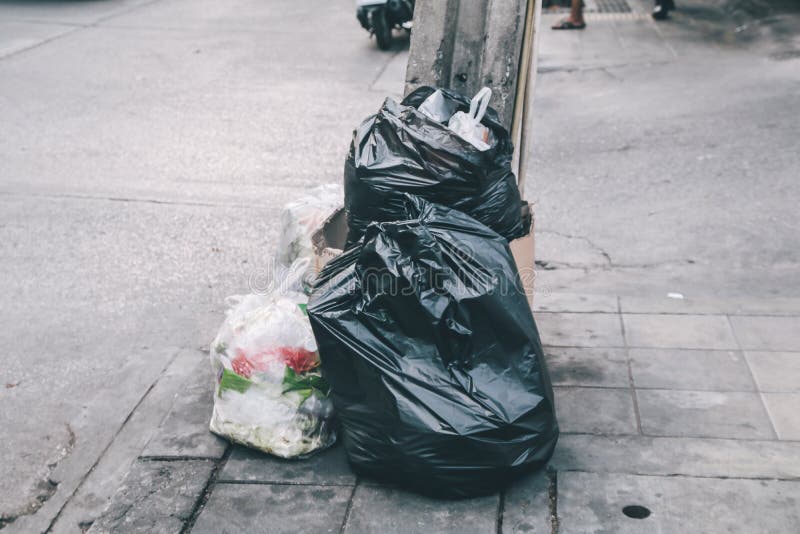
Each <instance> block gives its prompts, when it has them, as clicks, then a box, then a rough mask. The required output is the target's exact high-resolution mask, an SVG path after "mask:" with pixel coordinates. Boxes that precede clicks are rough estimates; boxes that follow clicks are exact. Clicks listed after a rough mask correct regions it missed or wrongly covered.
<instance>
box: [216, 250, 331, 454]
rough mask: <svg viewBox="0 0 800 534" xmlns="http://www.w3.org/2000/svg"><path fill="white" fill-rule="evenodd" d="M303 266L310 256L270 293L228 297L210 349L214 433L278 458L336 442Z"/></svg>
mask: <svg viewBox="0 0 800 534" xmlns="http://www.w3.org/2000/svg"><path fill="white" fill-rule="evenodd" d="M307 266H308V260H307V259H303V260H298V261H296V262H294V263H293V264H292V266H291V267H290V268H289V269H287V270H286V271H285V272H284V273H282V278H281V279H280V280H279V282H280V283H276V284H275V285H274V286H273V287H272V288H271V290H270V292H269V293H268V294H265V295H255V294H251V295H244V296H241V295H237V296H233V297H228V299H227V303H228V305H229V306H230V308H229V309H228V311H227V312H226V317H225V321H224V322H223V324H222V326H221V328H220V330H219V333H218V334H217V337H216V339H214V342H213V343H212V344H211V351H210V353H211V354H210V356H211V365H212V368H213V370H214V373H215V376H216V379H217V383H216V387H215V395H214V410H213V412H212V415H211V423H210V425H209V427H210V429H211V431H212V432H214V433H215V434H218V435H220V436H222V437H225V438H228V439H230V440H231V441H234V442H237V443H241V444H243V445H247V446H249V447H253V448H255V449H259V450H262V451H264V452H267V453H270V454H273V455H275V456H280V457H282V458H294V457H298V456H305V455H308V454H311V453H313V452H315V451H317V450H320V449H324V448H326V447H328V446H330V445H331V444H333V442H334V441H335V440H336V434H335V431H334V427H333V420H332V417H333V405H332V404H331V401H330V400H329V399H328V391H329V388H328V385H327V384H326V383H325V381H324V379H323V378H322V376H321V374H320V372H319V368H318V367H319V354H318V353H317V344H316V341H315V340H314V334H313V333H312V331H311V325H310V324H309V322H308V316H307V313H306V310H305V306H306V304H307V301H308V297H307V296H306V295H305V294H303V293H302V292H300V291H298V289H299V288H298V285H299V277H300V276H301V275H302V273H303V272H305V269H306V268H307Z"/></svg>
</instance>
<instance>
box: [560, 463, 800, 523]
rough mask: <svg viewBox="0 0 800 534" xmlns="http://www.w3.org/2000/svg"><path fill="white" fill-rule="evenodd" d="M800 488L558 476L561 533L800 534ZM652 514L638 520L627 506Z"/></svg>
mask: <svg viewBox="0 0 800 534" xmlns="http://www.w3.org/2000/svg"><path fill="white" fill-rule="evenodd" d="M798 499H800V482H787V481H779V480H768V481H765V480H736V479H730V480H722V479H713V478H691V477H652V476H633V475H615V474H596V473H559V474H558V517H559V532H562V533H564V534H573V533H586V532H597V533H600V532H603V533H615V534H627V533H637V534H638V533H642V532H708V533H717V532H720V533H721V532H752V533H754V534H755V533H764V534H766V533H772V532H786V533H789V532H797V531H798V529H800V508H798V507H797V506H796V503H797V501H798ZM630 505H639V506H644V507H646V508H647V509H648V510H649V512H650V514H649V516H648V517H646V518H644V519H633V518H630V517H628V516H626V515H625V514H624V513H623V509H624V507H626V506H630Z"/></svg>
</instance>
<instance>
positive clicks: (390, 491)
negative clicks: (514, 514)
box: [345, 486, 499, 534]
mask: <svg viewBox="0 0 800 534" xmlns="http://www.w3.org/2000/svg"><path fill="white" fill-rule="evenodd" d="M498 505H499V496H497V495H492V496H489V497H478V498H475V499H461V500H439V499H431V498H428V497H423V496H421V495H417V494H415V493H410V492H407V491H404V490H401V489H398V488H392V487H382V486H359V487H358V488H357V489H356V492H355V496H354V498H353V504H352V508H351V510H350V517H349V519H348V521H347V527H346V528H345V533H346V534H369V533H372V532H374V533H376V534H395V533H397V534H408V533H415V532H419V533H433V532H435V533H436V534H447V533H454V534H463V533H464V532H494V531H495V528H496V524H497V509H498Z"/></svg>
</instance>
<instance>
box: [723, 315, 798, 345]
mask: <svg viewBox="0 0 800 534" xmlns="http://www.w3.org/2000/svg"><path fill="white" fill-rule="evenodd" d="M731 324H732V325H733V329H734V331H735V332H736V338H737V339H738V340H739V343H740V344H741V346H742V348H743V349H746V350H747V349H749V350H783V351H800V317H764V316H761V317H756V316H744V315H742V316H738V317H731Z"/></svg>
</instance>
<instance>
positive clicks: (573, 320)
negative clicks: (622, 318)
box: [535, 312, 624, 347]
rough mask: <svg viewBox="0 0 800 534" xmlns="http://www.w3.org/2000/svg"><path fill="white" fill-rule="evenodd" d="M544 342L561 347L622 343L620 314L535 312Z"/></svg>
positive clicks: (616, 345)
mask: <svg viewBox="0 0 800 534" xmlns="http://www.w3.org/2000/svg"><path fill="white" fill-rule="evenodd" d="M535 317H536V324H537V326H538V327H539V333H540V335H541V338H542V343H544V344H545V345H553V346H559V347H623V346H624V344H623V340H622V328H621V326H620V322H619V315H616V314H611V313H550V312H539V313H536V314H535Z"/></svg>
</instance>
